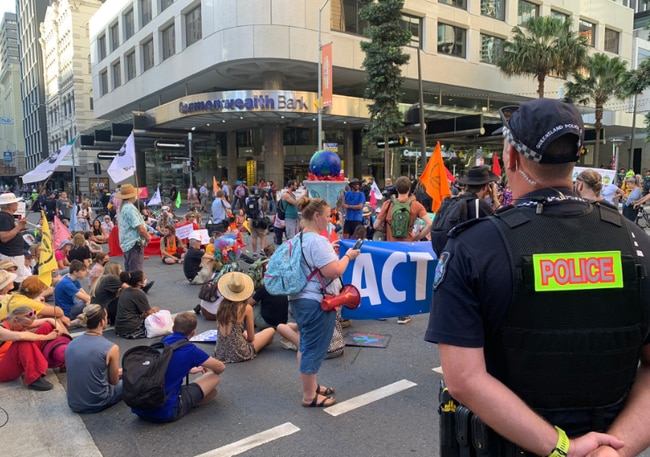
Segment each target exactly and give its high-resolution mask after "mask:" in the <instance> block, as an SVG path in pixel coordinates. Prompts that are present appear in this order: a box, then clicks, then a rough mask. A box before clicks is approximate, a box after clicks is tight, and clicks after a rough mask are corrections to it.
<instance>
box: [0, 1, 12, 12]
mask: <svg viewBox="0 0 650 457" xmlns="http://www.w3.org/2000/svg"><path fill="white" fill-rule="evenodd" d="M15 12H16V2H15V1H13V0H0V15H2V14H4V13H15Z"/></svg>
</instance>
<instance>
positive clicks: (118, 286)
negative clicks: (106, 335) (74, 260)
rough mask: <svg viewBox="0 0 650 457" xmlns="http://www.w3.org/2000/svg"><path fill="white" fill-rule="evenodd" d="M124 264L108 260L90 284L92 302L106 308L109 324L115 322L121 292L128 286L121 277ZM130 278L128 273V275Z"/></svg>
mask: <svg viewBox="0 0 650 457" xmlns="http://www.w3.org/2000/svg"><path fill="white" fill-rule="evenodd" d="M121 274H122V266H121V265H120V264H119V263H117V262H108V263H107V264H106V265H104V269H103V270H102V273H101V274H100V275H99V278H97V281H95V283H94V284H93V285H92V286H90V302H91V303H97V304H99V305H102V307H104V308H106V312H107V317H108V324H109V325H113V324H115V316H116V315H117V300H118V298H119V296H120V292H121V291H122V289H124V288H125V287H128V286H127V284H126V282H123V281H122V279H121V277H120V276H121ZM126 279H128V274H127V276H126Z"/></svg>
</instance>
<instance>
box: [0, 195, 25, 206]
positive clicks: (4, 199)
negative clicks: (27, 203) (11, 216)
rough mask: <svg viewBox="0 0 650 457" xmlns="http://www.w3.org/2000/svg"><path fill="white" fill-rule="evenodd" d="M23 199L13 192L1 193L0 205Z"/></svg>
mask: <svg viewBox="0 0 650 457" xmlns="http://www.w3.org/2000/svg"><path fill="white" fill-rule="evenodd" d="M21 201H23V199H22V198H16V196H15V195H14V194H12V193H11V192H7V193H6V194H2V195H0V206H6V205H11V204H12V203H18V202H21Z"/></svg>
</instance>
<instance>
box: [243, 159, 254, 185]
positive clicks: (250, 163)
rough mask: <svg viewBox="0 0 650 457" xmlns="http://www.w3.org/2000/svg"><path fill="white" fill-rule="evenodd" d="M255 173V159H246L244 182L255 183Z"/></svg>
mask: <svg viewBox="0 0 650 457" xmlns="http://www.w3.org/2000/svg"><path fill="white" fill-rule="evenodd" d="M256 174H257V161H256V160H247V161H246V182H247V183H248V186H249V187H250V186H254V185H255V178H256V176H255V175H256Z"/></svg>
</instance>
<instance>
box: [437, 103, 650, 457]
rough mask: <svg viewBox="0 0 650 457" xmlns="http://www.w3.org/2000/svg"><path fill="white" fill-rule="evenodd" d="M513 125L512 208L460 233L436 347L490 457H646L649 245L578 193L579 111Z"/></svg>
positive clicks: (449, 253)
mask: <svg viewBox="0 0 650 457" xmlns="http://www.w3.org/2000/svg"><path fill="white" fill-rule="evenodd" d="M501 117H502V120H503V123H504V126H503V128H502V129H500V131H501V132H502V134H503V136H504V147H503V158H504V164H505V168H506V175H507V178H508V182H509V184H510V186H511V188H512V194H513V198H514V203H513V205H512V206H508V207H505V208H502V209H500V210H499V211H498V212H497V213H496V214H495V215H493V216H490V217H488V218H484V219H473V220H471V221H468V222H467V223H465V224H462V225H460V226H459V227H458V228H456V229H454V230H452V232H451V234H450V238H449V241H448V243H447V245H446V246H445V248H444V250H443V252H442V254H441V255H440V258H439V261H438V264H437V267H436V274H435V279H434V289H435V292H434V300H433V303H432V307H431V314H430V319H429V326H428V329H427V332H426V336H425V340H427V341H430V342H433V343H438V345H439V350H440V359H441V362H442V369H443V373H444V379H445V381H446V383H447V387H448V389H449V393H451V395H452V396H453V397H454V398H455V399H456V400H457V401H459V402H460V403H461V404H463V405H465V406H466V407H467V408H469V409H470V410H471V411H472V412H473V413H474V414H475V415H476V416H478V417H479V418H480V419H481V420H482V421H483V422H484V423H485V424H487V426H489V427H490V428H491V429H492V430H493V432H494V435H491V436H492V437H493V438H494V439H491V440H488V443H489V455H493V456H497V455H505V456H507V455H540V456H552V457H560V456H564V455H569V456H571V457H573V456H585V455H588V456H620V455H625V456H630V455H637V454H639V453H640V452H642V451H643V449H644V448H645V447H646V446H648V444H650V427H649V425H650V344H648V343H649V342H650V340H649V338H648V327H649V323H648V320H649V317H648V316H649V312H648V311H649V310H648V308H649V307H650V297H648V290H650V288H649V287H648V286H650V284H649V281H648V278H647V276H646V273H647V272H648V271H650V262H649V259H650V243H649V242H648V237H647V235H645V234H644V233H643V232H642V231H641V230H639V229H638V227H636V226H635V225H634V224H631V223H629V221H627V220H625V219H624V218H622V217H621V216H620V214H619V213H618V211H616V210H615V209H612V208H611V207H610V206H609V205H600V204H598V203H597V202H596V203H590V202H587V201H585V200H582V199H581V198H579V197H578V196H577V195H576V194H575V193H574V192H573V191H572V190H571V187H572V182H571V177H572V172H573V166H574V162H575V161H576V160H577V159H578V157H579V156H580V149H581V147H582V141H583V134H584V127H583V122H582V118H581V116H580V113H579V112H578V111H577V109H576V108H575V107H574V106H573V105H571V104H569V103H566V102H562V101H559V100H551V99H538V100H534V101H531V102H526V103H522V104H521V105H520V106H519V107H509V108H503V109H502V110H501ZM487 241H489V242H487ZM639 362H640V364H639ZM472 425H474V424H473V423H472ZM597 432H603V433H597ZM604 432H606V433H607V434H605V433H604ZM470 436H471V435H470Z"/></svg>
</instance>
